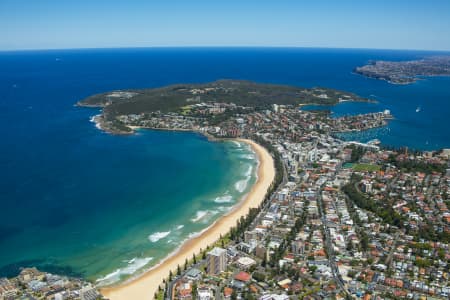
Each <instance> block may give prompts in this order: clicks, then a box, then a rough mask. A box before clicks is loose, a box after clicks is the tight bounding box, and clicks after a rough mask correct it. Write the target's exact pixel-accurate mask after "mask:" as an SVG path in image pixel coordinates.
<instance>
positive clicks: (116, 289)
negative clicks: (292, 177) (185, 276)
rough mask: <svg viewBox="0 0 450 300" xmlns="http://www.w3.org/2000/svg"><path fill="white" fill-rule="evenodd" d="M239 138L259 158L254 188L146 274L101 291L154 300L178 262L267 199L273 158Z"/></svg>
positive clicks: (116, 298) (118, 299) (117, 299)
mask: <svg viewBox="0 0 450 300" xmlns="http://www.w3.org/2000/svg"><path fill="white" fill-rule="evenodd" d="M235 140H237V141H239V142H244V143H246V144H248V145H250V146H251V147H252V149H253V151H254V152H255V153H256V155H257V157H258V173H257V180H256V183H255V184H254V185H253V186H252V188H251V190H250V191H249V192H248V193H247V194H246V195H245V196H243V199H242V200H240V201H239V203H237V204H236V205H235V206H234V207H233V208H232V210H230V211H229V212H228V213H226V214H225V215H223V216H222V217H220V218H219V219H217V220H216V221H215V222H214V223H213V224H212V225H210V226H209V227H207V228H206V229H205V230H204V231H202V232H201V233H200V234H199V235H197V236H194V237H192V238H191V239H189V240H187V241H185V242H184V243H183V244H182V245H181V246H180V247H179V248H178V249H177V250H175V252H173V253H172V254H169V256H167V257H166V258H164V259H163V260H162V261H161V262H159V263H158V264H157V265H155V266H154V267H152V268H151V269H149V270H148V271H146V272H144V273H143V274H142V275H140V276H138V277H136V278H132V279H130V280H129V281H125V282H124V283H122V284H119V285H117V286H111V287H104V288H100V292H101V293H102V294H103V295H104V296H105V297H107V298H109V299H111V300H128V299H148V300H153V298H154V294H155V292H157V291H158V286H159V285H160V284H161V283H162V281H163V279H164V278H167V277H168V275H169V271H170V270H172V272H173V271H175V270H176V268H177V266H178V265H180V266H182V265H183V264H184V262H185V259H186V258H187V259H191V257H192V254H193V253H195V254H197V253H199V252H200V248H201V249H203V250H204V249H206V248H207V246H209V245H212V244H213V243H214V242H216V241H217V240H218V239H219V237H220V235H225V234H227V233H228V232H229V230H230V228H231V227H232V226H235V225H236V221H237V220H239V219H240V217H241V216H246V215H247V213H248V211H249V209H250V208H253V207H258V206H259V204H260V203H261V202H262V201H263V200H264V197H265V195H266V192H267V190H268V189H269V187H270V185H271V184H272V182H273V180H274V178H275V166H274V161H273V158H272V156H271V155H270V154H269V153H268V151H267V150H266V149H265V148H263V147H262V146H260V145H259V144H257V143H255V142H254V141H252V140H248V139H235Z"/></svg>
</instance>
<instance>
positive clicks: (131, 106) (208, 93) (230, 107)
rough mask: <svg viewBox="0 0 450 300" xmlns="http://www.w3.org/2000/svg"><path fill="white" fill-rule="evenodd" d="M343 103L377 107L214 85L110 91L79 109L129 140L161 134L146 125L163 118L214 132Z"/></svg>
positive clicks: (325, 96) (321, 94)
mask: <svg viewBox="0 0 450 300" xmlns="http://www.w3.org/2000/svg"><path fill="white" fill-rule="evenodd" d="M345 101H359V102H375V101H374V100H370V99H367V98H363V97H360V96H358V95H355V94H353V93H349V92H344V91H338V90H334V89H329V88H322V87H314V88H301V87H294V86H287V85H274V84H262V83H255V82H251V81H244V80H218V81H215V82H211V83H205V84H176V85H170V86H165V87H160V88H153V89H130V90H121V91H112V92H107V93H102V94H97V95H93V96H90V97H88V98H86V99H84V100H82V101H79V102H78V103H77V105H78V106H84V107H101V108H103V111H102V114H100V115H98V116H96V117H94V120H93V121H95V123H96V124H97V126H98V127H99V128H101V129H102V130H105V131H107V132H110V133H115V134H129V133H133V132H134V130H133V127H134V126H140V127H147V128H159V127H157V126H155V124H149V122H144V121H145V120H147V121H150V120H151V119H152V118H154V117H158V118H159V119H160V118H161V117H162V116H164V115H167V114H177V115H180V116H184V117H185V118H196V119H198V120H202V121H203V122H204V124H207V125H209V126H214V125H218V124H220V123H223V121H226V120H227V119H228V118H230V117H232V116H235V115H236V114H246V113H249V112H255V111H264V110H267V109H272V106H273V105H286V106H290V107H299V106H301V105H305V104H318V105H334V104H337V103H339V102H345ZM138 121H139V122H138ZM144 123H146V125H145V124H144ZM143 125H144V126H143ZM179 129H182V128H179Z"/></svg>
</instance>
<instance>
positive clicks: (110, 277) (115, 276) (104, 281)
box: [96, 257, 153, 286]
mask: <svg viewBox="0 0 450 300" xmlns="http://www.w3.org/2000/svg"><path fill="white" fill-rule="evenodd" d="M152 259H153V257H144V258H136V257H135V258H133V259H132V260H130V261H129V262H128V265H127V266H126V267H123V268H120V269H117V270H115V271H114V272H111V273H109V274H107V275H105V276H104V277H102V278H99V279H97V280H96V282H97V283H98V284H99V285H100V286H103V285H110V284H113V283H115V282H118V281H119V280H120V278H121V277H122V276H123V275H132V274H134V273H135V272H136V271H137V270H139V269H141V268H143V267H144V266H145V265H147V264H148V263H149V262H150V261H151V260H152Z"/></svg>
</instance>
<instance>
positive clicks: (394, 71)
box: [355, 56, 450, 84]
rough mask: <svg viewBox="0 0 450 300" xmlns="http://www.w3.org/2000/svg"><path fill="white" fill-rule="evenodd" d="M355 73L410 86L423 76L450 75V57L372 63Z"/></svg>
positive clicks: (359, 68)
mask: <svg viewBox="0 0 450 300" xmlns="http://www.w3.org/2000/svg"><path fill="white" fill-rule="evenodd" d="M355 73H357V74H360V75H363V76H366V77H369V78H375V79H380V80H386V81H388V82H390V83H393V84H410V83H414V82H416V81H417V80H419V79H420V77H421V76H448V75H450V56H431V57H426V58H424V59H420V60H410V61H383V60H378V61H371V62H369V64H367V65H365V66H362V67H357V68H356V69H355Z"/></svg>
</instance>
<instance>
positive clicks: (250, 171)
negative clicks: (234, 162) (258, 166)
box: [244, 166, 253, 176]
mask: <svg viewBox="0 0 450 300" xmlns="http://www.w3.org/2000/svg"><path fill="white" fill-rule="evenodd" d="M252 171H253V167H252V166H248V169H247V171H245V174H244V175H245V176H251V175H252Z"/></svg>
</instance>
